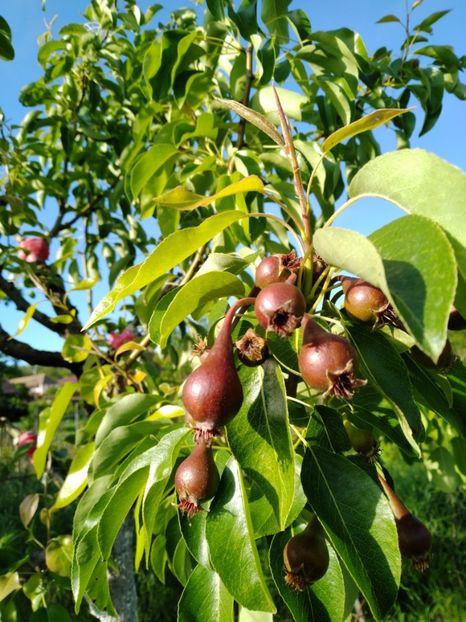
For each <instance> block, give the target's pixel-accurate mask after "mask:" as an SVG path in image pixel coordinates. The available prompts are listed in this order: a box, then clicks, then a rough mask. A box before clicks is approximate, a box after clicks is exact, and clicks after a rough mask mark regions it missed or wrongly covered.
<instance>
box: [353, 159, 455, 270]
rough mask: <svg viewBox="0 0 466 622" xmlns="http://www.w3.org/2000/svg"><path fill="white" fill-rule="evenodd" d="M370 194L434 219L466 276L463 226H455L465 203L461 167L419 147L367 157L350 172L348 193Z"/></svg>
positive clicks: (356, 195) (412, 212)
mask: <svg viewBox="0 0 466 622" xmlns="http://www.w3.org/2000/svg"><path fill="white" fill-rule="evenodd" d="M374 194H375V195H378V196H380V197H382V198H385V199H387V200H388V201H391V202H393V203H395V204H396V205H399V206H400V207H401V208H402V209H404V210H405V211H407V212H408V213H410V214H420V215H421V216H427V217H428V218H430V219H432V220H434V221H435V222H437V223H438V224H439V225H440V226H441V227H442V228H443V229H444V230H445V231H446V232H447V235H448V237H449V240H450V242H451V243H452V246H453V249H454V251H455V254H456V258H457V261H458V267H459V269H460V271H461V274H462V275H463V277H464V278H466V227H461V226H459V223H461V222H463V219H464V210H465V205H466V174H465V173H464V172H463V171H461V170H460V169H459V168H457V167H456V166H453V165H452V164H450V163H448V162H446V161H445V160H442V159H441V158H439V157H438V156H436V155H434V154H432V153H429V152H427V151H423V150H422V149H401V150H400V151H394V152H391V153H387V154H385V155H382V156H379V157H378V158H375V159H374V160H371V161H370V162H368V163H367V164H366V165H365V166H364V167H363V168H362V169H361V170H360V171H359V172H358V173H357V174H356V175H355V176H354V178H353V180H352V182H351V184H350V186H349V195H350V197H353V198H354V197H358V196H363V195H374ZM441 278H443V277H441ZM430 280H432V279H430Z"/></svg>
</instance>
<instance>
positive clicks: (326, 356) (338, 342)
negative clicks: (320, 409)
mask: <svg viewBox="0 0 466 622" xmlns="http://www.w3.org/2000/svg"><path fill="white" fill-rule="evenodd" d="M303 324H304V334H303V345H302V348H301V350H300V352H299V357H298V363H299V371H300V372H301V375H302V377H303V379H304V381H305V382H306V383H307V384H308V385H309V386H310V387H312V388H313V389H317V390H318V391H323V392H324V395H325V396H327V395H335V396H338V397H345V398H350V397H352V396H353V393H354V390H355V389H356V388H357V387H359V386H361V385H362V384H365V381H364V380H360V379H358V378H356V376H355V373H356V352H355V351H354V349H353V347H352V346H351V344H350V343H349V342H348V340H347V339H345V338H344V337H340V336H339V335H334V334H333V333H329V332H327V331H326V330H324V329H323V328H322V327H321V326H319V324H317V322H315V321H314V320H313V319H312V318H311V317H309V316H308V315H305V317H304V320H303Z"/></svg>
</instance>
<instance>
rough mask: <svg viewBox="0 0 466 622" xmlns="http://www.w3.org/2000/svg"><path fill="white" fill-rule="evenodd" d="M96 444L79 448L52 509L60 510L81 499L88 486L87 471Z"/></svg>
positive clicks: (88, 444)
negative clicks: (80, 496)
mask: <svg viewBox="0 0 466 622" xmlns="http://www.w3.org/2000/svg"><path fill="white" fill-rule="evenodd" d="M94 448H95V443H87V445H83V446H82V447H79V449H78V451H77V452H76V455H75V457H74V458H73V460H72V462H71V465H70V468H69V470H68V473H67V475H66V478H65V481H64V482H63V484H62V487H61V488H60V490H59V491H58V495H57V498H56V500H55V503H54V504H53V505H52V507H51V508H50V509H51V510H58V509H59V508H64V507H65V506H67V505H69V504H70V503H72V502H73V501H74V500H75V499H77V498H78V497H79V495H80V494H81V493H82V491H83V490H84V489H85V487H86V485H87V471H88V469H89V464H90V462H91V459H92V456H93V455H94Z"/></svg>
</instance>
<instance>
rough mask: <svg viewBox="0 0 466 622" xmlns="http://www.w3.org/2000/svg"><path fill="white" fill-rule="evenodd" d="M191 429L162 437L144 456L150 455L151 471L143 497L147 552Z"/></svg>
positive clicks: (184, 429) (182, 429)
mask: <svg viewBox="0 0 466 622" xmlns="http://www.w3.org/2000/svg"><path fill="white" fill-rule="evenodd" d="M189 434H190V430H187V429H186V428H185V427H182V428H179V429H178V430H173V431H172V432H169V433H168V434H165V436H163V437H162V439H161V440H160V442H159V443H158V444H157V445H156V446H155V447H154V448H153V449H150V450H149V451H148V452H146V455H145V456H143V458H144V459H145V460H146V459H147V456H149V473H148V475H147V480H146V483H145V487H144V494H143V498H142V516H143V528H144V530H145V532H146V542H147V544H148V546H147V549H146V553H147V555H149V545H150V541H151V537H152V532H153V530H154V526H155V519H156V516H157V511H158V509H159V505H160V502H161V500H162V496H163V493H164V491H165V487H166V485H167V481H168V479H169V478H170V476H171V474H172V471H173V468H174V466H175V462H176V460H177V458H178V455H179V453H180V450H181V448H182V446H183V444H185V443H186V437H187V436H188V435H189Z"/></svg>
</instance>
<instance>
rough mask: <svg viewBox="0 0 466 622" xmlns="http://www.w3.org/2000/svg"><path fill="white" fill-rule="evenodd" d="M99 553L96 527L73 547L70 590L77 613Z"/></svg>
mask: <svg viewBox="0 0 466 622" xmlns="http://www.w3.org/2000/svg"><path fill="white" fill-rule="evenodd" d="M99 558H100V551H99V545H98V542H97V525H95V526H94V527H93V528H92V529H91V530H89V531H88V532H87V533H86V534H85V536H84V537H83V538H82V539H81V540H79V541H78V542H75V543H74V545H73V561H72V564H71V588H72V591H73V597H74V600H75V611H76V613H78V612H79V608H80V607H81V602H82V599H83V596H84V592H85V591H86V588H87V586H88V584H89V581H90V580H91V577H92V574H93V572H94V569H95V567H96V565H97V563H98V561H99Z"/></svg>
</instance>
